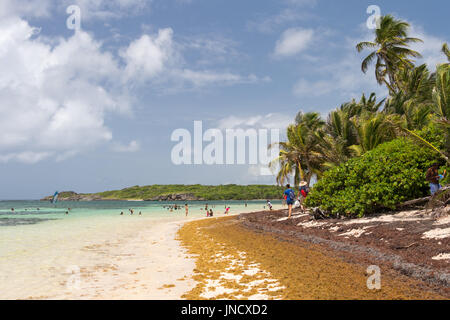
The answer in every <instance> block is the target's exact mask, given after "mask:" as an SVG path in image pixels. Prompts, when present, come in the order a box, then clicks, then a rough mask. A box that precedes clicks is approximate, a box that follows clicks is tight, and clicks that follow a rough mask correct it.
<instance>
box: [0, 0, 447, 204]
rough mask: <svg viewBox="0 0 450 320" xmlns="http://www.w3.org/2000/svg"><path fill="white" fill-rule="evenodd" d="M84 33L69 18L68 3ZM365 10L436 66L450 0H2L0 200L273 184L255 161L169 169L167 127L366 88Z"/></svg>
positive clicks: (272, 120)
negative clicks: (406, 36) (157, 187)
mask: <svg viewBox="0 0 450 320" xmlns="http://www.w3.org/2000/svg"><path fill="white" fill-rule="evenodd" d="M73 4H75V5H78V6H79V8H80V9H81V31H79V32H77V33H75V32H74V31H73V30H69V29H68V28H67V27H66V20H67V18H68V17H69V14H67V13H66V8H67V7H68V6H69V5H73ZM369 5H377V6H379V7H380V9H381V13H382V14H387V13H391V14H393V15H395V16H397V17H399V18H402V19H404V20H407V21H408V22H409V23H410V24H411V26H412V29H411V34H412V35H413V36H418V37H419V38H421V39H423V40H424V43H423V44H419V45H418V46H417V47H416V48H415V49H417V50H419V51H420V52H421V53H422V54H423V59H421V61H419V62H427V63H429V64H430V65H431V66H434V65H435V64H436V63H439V62H443V61H444V57H443V56H442V54H441V53H440V47H441V46H442V43H443V42H449V41H450V37H449V33H448V30H450V28H449V27H450V26H449V20H448V12H449V10H450V3H449V2H448V1H444V0H442V1H441V0H439V1H438V0H436V1H403V0H402V1H400V0H399V1H361V0H347V1H339V2H337V1H331V0H280V1H269V0H258V1H234V0H227V1H225V0H221V1H219V0H153V1H144V0H109V1H106V0H94V1H86V0H67V1H66V0H64V1H52V0H41V1H31V0H19V1H12V0H1V3H0V70H2V72H1V75H0V111H1V113H2V117H1V119H0V127H1V128H2V130H1V132H0V177H1V180H0V181H1V182H0V199H23V198H26V199H35V198H40V197H42V196H45V195H48V194H52V193H53V192H54V191H55V190H59V191H62V190H73V191H77V192H97V191H103V190H108V189H117V188H123V187H127V186H133V185H148V184H156V183H158V184H166V183H179V184H194V183H202V184H226V183H237V184H253V183H265V184H273V183H274V178H273V177H271V176H260V175H258V174H255V172H257V170H254V167H252V166H249V165H239V166H238V165H228V166H226V165H213V166H207V165H197V166H186V165H184V166H183V165H182V166H175V165H173V164H172V162H171V150H172V148H173V147H174V145H175V143H174V142H172V141H171V139H170V138H171V134H172V132H173V131H174V130H175V129H178V128H185V129H187V130H190V131H193V122H194V121H195V120H201V121H203V126H204V127H205V129H206V128H220V129H225V128H238V127H239V128H241V127H242V128H257V129H260V128H279V129H280V130H284V129H285V128H286V126H287V125H288V124H289V123H290V122H292V121H293V119H294V117H295V115H296V113H297V112H299V111H304V112H308V111H317V112H320V113H322V114H323V115H326V113H327V112H328V111H330V110H332V109H334V108H336V107H338V106H339V105H340V104H341V103H343V102H346V101H349V100H351V98H359V97H360V96H361V94H362V93H363V92H365V93H366V94H369V93H370V92H376V93H377V95H378V97H379V98H384V95H385V94H386V92H385V90H384V89H383V88H382V87H379V86H378V85H377V84H376V83H375V81H374V79H373V71H372V70H371V71H370V72H369V73H368V74H367V75H364V74H362V73H361V71H360V63H361V61H362V58H363V56H364V55H363V54H361V55H359V54H357V53H356V51H355V45H356V43H357V42H359V41H362V40H370V39H371V37H372V32H373V31H371V30H369V29H368V28H367V27H366V21H367V19H368V17H369V14H367V13H366V9H367V7H368V6H369Z"/></svg>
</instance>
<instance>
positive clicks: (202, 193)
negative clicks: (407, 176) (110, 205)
mask: <svg viewBox="0 0 450 320" xmlns="http://www.w3.org/2000/svg"><path fill="white" fill-rule="evenodd" d="M282 194H283V188H282V187H279V186H269V185H249V186H239V185H234V184H231V185H220V186H204V185H199V184H197V185H151V186H142V187H141V186H134V187H130V188H125V189H122V190H114V191H105V192H100V193H91V194H78V193H75V192H71V191H69V192H61V193H60V195H59V200H60V201H90V200H148V201H176V200H178V201H187V200H191V201H192V200H210V201H212V200H256V199H281V197H282ZM49 199H51V197H46V198H44V199H42V200H49Z"/></svg>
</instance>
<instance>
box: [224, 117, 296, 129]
mask: <svg viewBox="0 0 450 320" xmlns="http://www.w3.org/2000/svg"><path fill="white" fill-rule="evenodd" d="M293 119H294V117H293V116H292V115H285V114H280V113H269V114H266V115H255V116H249V117H246V116H229V117H226V118H223V119H220V120H219V121H218V122H217V126H218V128H219V129H221V130H225V129H250V128H253V129H280V130H281V132H284V130H285V129H286V128H287V127H288V126H289V125H290V124H291V123H292V122H293Z"/></svg>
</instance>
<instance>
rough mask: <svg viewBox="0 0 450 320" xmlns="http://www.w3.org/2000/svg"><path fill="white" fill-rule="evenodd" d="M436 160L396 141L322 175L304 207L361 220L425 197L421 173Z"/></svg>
mask: <svg viewBox="0 0 450 320" xmlns="http://www.w3.org/2000/svg"><path fill="white" fill-rule="evenodd" d="M438 159H439V156H438V155H437V154H436V153H434V152H433V151H432V150H431V149H429V148H426V147H424V146H422V145H420V144H419V143H417V142H415V141H412V140H409V139H406V138H400V139H396V140H393V141H391V142H387V143H384V144H382V145H380V146H379V147H377V148H376V149H374V150H372V151H370V152H368V153H366V154H364V155H363V156H361V157H359V158H354V159H351V160H349V161H348V162H346V163H344V164H342V165H340V166H339V167H336V168H333V169H331V170H329V171H327V172H325V174H324V176H323V178H322V179H320V180H319V181H318V182H317V184H316V185H315V186H314V188H313V189H312V192H311V193H310V196H309V197H308V199H307V202H306V204H307V205H308V206H309V207H320V208H321V209H322V210H325V211H326V212H327V214H328V215H330V216H337V215H341V216H347V217H362V216H364V215H369V214H372V213H375V212H379V211H383V210H386V209H395V207H396V205H397V204H399V203H401V202H404V201H407V200H411V199H415V198H419V197H423V196H426V195H427V193H428V190H429V188H428V183H427V182H426V180H425V173H426V170H427V169H428V167H429V166H430V165H431V164H432V163H433V162H435V161H436V160H438Z"/></svg>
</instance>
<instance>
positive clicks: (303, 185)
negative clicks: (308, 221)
mask: <svg viewBox="0 0 450 320" xmlns="http://www.w3.org/2000/svg"><path fill="white" fill-rule="evenodd" d="M308 193H309V188H308V183H307V182H306V181H302V182H300V188H299V193H298V198H299V200H300V208H301V210H302V212H305V210H306V208H305V200H306V197H307V196H308Z"/></svg>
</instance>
